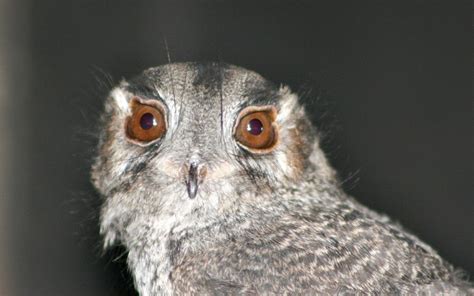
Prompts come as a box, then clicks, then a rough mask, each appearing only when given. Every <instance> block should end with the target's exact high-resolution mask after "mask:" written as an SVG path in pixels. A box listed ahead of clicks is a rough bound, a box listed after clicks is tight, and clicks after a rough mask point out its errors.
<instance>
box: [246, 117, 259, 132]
mask: <svg viewBox="0 0 474 296" xmlns="http://www.w3.org/2000/svg"><path fill="white" fill-rule="evenodd" d="M247 131H248V132H249V133H251V134H252V135H254V136H258V135H260V134H261V133H262V132H263V124H262V122H261V121H260V120H258V119H252V120H250V121H249V123H248V124H247Z"/></svg>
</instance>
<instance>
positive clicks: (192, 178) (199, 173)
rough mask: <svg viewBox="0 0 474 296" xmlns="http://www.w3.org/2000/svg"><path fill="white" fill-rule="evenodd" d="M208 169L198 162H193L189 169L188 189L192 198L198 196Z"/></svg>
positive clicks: (187, 177)
mask: <svg viewBox="0 0 474 296" xmlns="http://www.w3.org/2000/svg"><path fill="white" fill-rule="evenodd" d="M205 173H206V170H205V168H204V167H200V166H199V165H198V164H196V163H191V165H190V166H189V171H188V174H187V176H186V181H185V183H186V189H187V190H188V196H189V198H190V199H193V198H195V197H196V195H197V192H198V188H199V185H200V184H201V183H202V181H203V179H204V176H205Z"/></svg>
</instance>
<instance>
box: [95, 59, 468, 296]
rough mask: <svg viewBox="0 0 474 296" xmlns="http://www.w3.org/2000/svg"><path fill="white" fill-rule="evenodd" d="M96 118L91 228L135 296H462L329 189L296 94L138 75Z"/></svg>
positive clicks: (250, 83)
mask: <svg viewBox="0 0 474 296" xmlns="http://www.w3.org/2000/svg"><path fill="white" fill-rule="evenodd" d="M102 124H103V129H102V132H101V137H100V143H99V153H98V156H97V158H96V161H95V164H94V166H93V169H92V179H93V182H94V185H95V186H96V188H97V189H98V191H99V192H100V193H101V194H102V195H103V197H104V203H103V206H102V212H101V233H102V234H103V235H104V242H105V243H104V245H105V247H108V246H110V245H113V244H116V243H121V244H123V245H124V246H125V248H126V249H127V250H128V257H127V262H128V265H129V268H130V270H131V272H132V275H133V278H134V283H135V287H136V288H137V290H138V292H139V293H140V294H141V295H224V294H225V295H228V294H230V295H237V294H238V295H275V294H283V295H285V294H292V295H293V294H295V295H311V294H313V295H314V294H323V295H324V294H330V295H332V294H350V295H352V294H384V295H385V294H397V295H398V294H403V295H415V294H420V295H431V294H433V295H434V294H440V293H444V294H448V295H467V294H469V293H473V291H472V289H471V288H470V285H469V283H467V282H464V281H462V280H461V279H460V278H459V276H458V274H457V273H456V272H455V270H454V269H453V267H452V266H451V265H450V264H449V263H447V262H446V261H445V260H443V259H442V258H441V257H440V256H439V255H438V254H437V253H436V252H435V251H434V250H433V249H432V248H430V247H429V246H427V245H426V244H425V243H423V242H422V241H420V240H419V239H418V238H416V237H415V236H413V235H411V234H410V233H409V232H407V231H406V230H404V229H402V227H401V226H399V225H398V224H396V223H394V222H392V221H391V220H390V219H389V218H387V217H385V216H383V215H380V214H378V213H376V212H374V211H371V210H369V209H367V208H366V207H364V206H363V205H361V204H359V203H358V202H357V201H355V200H354V199H353V198H352V197H350V196H348V195H347V194H346V193H345V192H344V191H343V190H342V189H341V187H340V182H339V181H338V179H337V175H336V173H335V171H334V170H333V169H332V168H331V167H330V165H329V163H328V161H327V159H326V157H325V155H324V153H323V151H322V150H321V148H320V145H319V134H318V130H317V128H315V127H313V126H312V125H311V123H310V121H309V119H308V118H307V115H306V114H305V111H304V109H303V107H302V106H301V104H300V103H299V101H298V97H297V95H296V94H293V93H292V92H291V91H290V90H289V89H288V88H287V87H284V86H277V85H275V84H273V83H271V82H269V81H267V80H266V79H264V78H262V77H261V76H260V75H258V74H256V73H255V72H252V71H249V70H245V69H243V68H239V67H236V66H231V65H226V64H222V63H179V64H168V65H164V66H161V67H157V68H151V69H149V70H147V71H145V72H144V73H143V74H141V75H139V76H138V77H136V78H134V79H132V80H130V81H123V82H122V83H121V84H120V85H119V86H118V87H116V88H115V89H114V90H113V91H112V92H111V94H110V96H109V98H108V99H107V101H106V107H105V112H104V114H103V116H102Z"/></svg>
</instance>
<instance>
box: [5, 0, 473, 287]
mask: <svg viewBox="0 0 474 296" xmlns="http://www.w3.org/2000/svg"><path fill="white" fill-rule="evenodd" d="M16 3H17V4H14V3H13V0H12V1H11V2H10V4H11V5H10V6H8V7H9V9H10V12H9V14H10V16H11V17H10V18H9V24H8V25H9V27H8V29H7V30H6V33H5V35H4V37H5V36H6V37H5V38H4V39H3V40H2V43H1V44H2V46H3V49H8V50H7V51H6V54H7V56H9V57H10V58H11V61H18V63H13V62H12V63H11V64H9V68H8V69H10V70H11V71H10V72H9V73H10V79H9V80H8V81H9V86H10V89H11V90H12V91H11V94H13V95H12V96H9V97H8V98H7V99H8V102H9V104H8V109H5V110H8V112H6V113H8V114H7V115H6V118H7V119H8V122H9V124H8V125H7V126H8V128H9V129H11V130H10V134H11V135H12V138H11V140H10V142H9V143H11V145H12V147H13V149H12V150H13V151H12V154H11V157H10V159H11V160H12V162H11V163H13V165H11V166H10V171H9V172H10V173H9V174H8V175H9V179H8V180H9V184H10V185H9V188H10V191H9V192H10V193H9V195H8V196H7V201H8V202H7V203H6V205H7V206H6V209H7V210H6V212H7V213H8V215H7V216H6V217H8V219H7V224H6V225H7V228H8V231H7V235H8V240H7V242H8V244H7V246H6V250H7V257H8V262H7V268H6V270H7V271H8V281H7V283H6V284H5V285H6V286H5V287H7V288H4V290H5V289H6V290H5V291H7V292H8V294H9V295H128V294H131V293H133V292H132V291H133V289H132V288H131V282H130V278H129V275H128V274H127V271H126V267H125V265H124V260H125V257H126V256H125V255H123V254H122V253H123V250H121V249H116V250H113V251H112V252H109V253H107V254H106V255H104V256H101V249H100V238H99V236H98V234H97V233H98V228H97V226H96V223H97V218H96V217H97V207H98V205H99V197H98V196H97V195H96V194H95V193H94V190H93V189H92V186H91V185H90V183H89V180H88V178H89V175H88V170H89V166H90V163H91V157H92V155H93V149H94V146H95V138H94V125H95V120H96V118H97V117H96V116H97V114H98V113H99V112H100V110H101V108H102V102H103V101H102V100H103V97H104V96H105V94H106V93H107V90H109V86H110V83H115V82H117V81H118V80H119V79H121V78H122V77H130V76H133V75H135V74H137V73H139V72H140V71H141V70H143V69H145V68H148V67H151V66H156V65H159V64H163V63H166V62H167V61H168V57H167V52H166V44H167V46H168V48H169V55H170V59H171V61H195V60H199V61H201V60H221V61H224V62H228V63H232V64H237V65H240V66H243V67H247V68H250V69H253V70H256V71H257V72H259V73H261V74H262V75H264V76H265V77H267V78H269V79H271V80H273V81H275V82H284V83H287V84H289V85H290V86H291V87H292V89H294V90H295V91H298V92H300V93H302V94H304V98H305V102H306V104H307V105H308V110H309V112H310V114H312V116H313V119H314V121H315V123H317V124H318V125H319V126H320V128H321V129H322V130H323V132H324V134H325V137H324V149H325V150H326V152H327V153H328V155H329V157H330V159H331V162H332V164H333V165H334V166H335V167H336V168H337V170H338V171H339V172H340V175H341V179H343V180H345V183H344V184H345V186H346V190H348V191H349V192H350V193H351V194H353V195H354V196H355V197H357V199H358V200H359V201H361V202H362V203H364V204H366V205H368V206H369V207H371V208H373V209H376V210H378V211H381V212H384V213H387V214H389V215H390V216H391V217H394V218H395V219H396V220H398V221H400V222H401V223H402V224H403V225H405V226H406V227H407V228H408V229H410V230H411V231H413V232H414V233H415V234H417V235H418V236H420V237H421V238H422V239H423V240H425V241H426V242H428V243H429V244H431V245H432V246H433V247H434V248H435V249H437V250H439V252H440V254H441V255H442V256H443V257H445V258H446V259H447V260H449V261H450V262H451V263H453V264H454V265H455V266H457V267H460V268H463V269H464V270H466V271H468V273H470V274H472V273H473V271H474V256H473V252H472V250H473V249H474V243H473V233H474V229H473V218H472V215H473V213H474V203H473V199H472V193H473V191H472V188H473V187H472V176H473V167H472V158H471V157H470V156H469V155H471V154H472V151H473V146H472V100H471V98H472V97H471V96H472V81H471V79H472V75H471V73H472V72H471V69H472V62H471V57H472V44H471V37H472V35H471V34H472V33H471V3H470V2H469V1H465V2H462V1H458V2H454V1H407V2H406V3H403V2H400V1H373V2H367V1H347V2H339V1H331V2H329V1H328V2H317V1H285V2H283V1H271V2H270V1H269V2H263V1H252V2H250V1H249V2H246V1H239V2H230V1H193V2H191V1H189V2H181V1H175V2H160V1H117V0H114V1H112V0H100V1H61V0H55V1H53V0H41V1H33V0H31V1H21V2H16ZM19 3H21V4H19Z"/></svg>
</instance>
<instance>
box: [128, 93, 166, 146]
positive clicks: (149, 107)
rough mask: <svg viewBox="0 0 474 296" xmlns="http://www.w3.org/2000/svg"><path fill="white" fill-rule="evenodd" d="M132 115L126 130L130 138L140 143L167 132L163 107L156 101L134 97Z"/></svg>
mask: <svg viewBox="0 0 474 296" xmlns="http://www.w3.org/2000/svg"><path fill="white" fill-rule="evenodd" d="M130 105H131V108H132V115H131V116H129V117H128V118H127V123H126V131H127V136H128V138H129V139H130V140H132V141H133V142H135V143H138V144H147V143H149V142H152V141H154V140H156V139H158V138H160V137H161V136H163V135H164V133H165V132H166V122H165V116H164V115H163V114H164V112H163V108H162V107H161V106H160V105H159V103H157V102H155V101H152V100H150V101H147V102H143V101H141V100H140V99H138V98H133V99H132V101H131V102H130Z"/></svg>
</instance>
